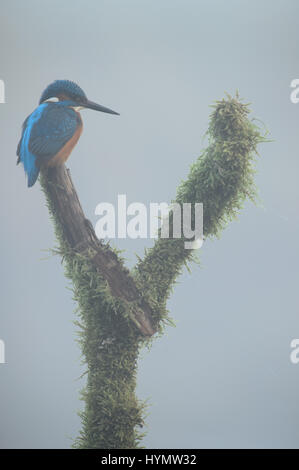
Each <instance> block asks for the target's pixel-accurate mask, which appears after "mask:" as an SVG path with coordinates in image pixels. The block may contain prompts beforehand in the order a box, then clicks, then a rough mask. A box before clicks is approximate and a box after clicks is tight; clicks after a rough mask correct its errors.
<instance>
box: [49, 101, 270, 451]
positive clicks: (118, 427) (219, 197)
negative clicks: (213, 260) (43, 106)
mask: <svg viewBox="0 0 299 470" xmlns="http://www.w3.org/2000/svg"><path fill="white" fill-rule="evenodd" d="M248 113H249V110H248V107H247V105H244V104H242V103H241V102H240V101H239V99H238V97H236V98H231V97H228V98H227V99H226V100H222V101H220V102H217V103H216V105H215V109H214V111H213V113H212V116H211V121H210V126H209V129H208V136H209V144H208V147H207V148H206V149H205V150H204V151H203V152H202V154H201V156H200V157H199V158H198V160H197V161H196V162H195V163H194V164H193V165H192V167H191V170H190V173H189V176H188V178H187V179H186V181H184V182H183V183H182V184H181V185H180V187H179V188H178V190H177V196H176V200H175V201H176V202H178V203H184V202H189V203H190V202H191V203H196V202H200V203H203V207H204V236H205V237H209V236H215V235H219V233H220V231H221V230H222V229H223V228H224V226H225V225H226V224H227V222H228V221H229V220H230V219H232V218H233V217H235V215H236V214H237V212H238V210H239V209H240V208H241V207H242V204H243V202H244V200H245V199H246V198H253V197H254V185H253V174H254V170H253V161H254V157H255V154H256V150H257V145H258V143H260V142H262V141H264V140H265V139H264V138H263V137H262V136H261V134H260V132H259V129H258V128H257V127H256V126H255V125H254V124H253V123H252V121H250V120H249V119H248ZM54 171H55V170H54ZM59 171H60V170H59ZM59 171H58V173H57V174H59ZM57 174H56V176H57ZM52 176H53V173H52ZM51 183H55V182H53V180H51V174H50V173H48V172H46V171H45V172H44V173H43V174H42V175H41V185H42V188H43V189H44V192H45V195H46V198H47V202H48V206H49V210H50V213H51V216H52V218H53V221H54V226H55V230H56V236H57V239H58V242H59V248H58V251H59V253H60V254H61V255H62V256H63V259H64V262H65V267H66V275H67V276H68V277H69V278H70V279H71V280H72V283H73V288H74V298H75V300H76V301H77V302H78V305H79V312H80V321H79V322H78V325H79V327H80V344H81V348H82V353H83V356H84V360H85V363H86V366H87V373H88V377H87V386H86V388H85V390H84V392H83V394H82V398H83V400H84V401H85V409H84V411H83V413H82V430H81V433H80V436H79V438H78V439H77V441H76V447H79V448H103V449H115V448H119V449H121V448H136V447H138V446H139V442H140V439H141V437H142V434H141V433H140V429H141V427H142V425H143V404H142V403H141V402H139V401H138V400H137V398H136V396H135V385H136V364H137V359H138V353H139V349H140V347H142V346H143V344H144V341H145V339H144V335H143V334H141V332H142V329H140V327H138V328H136V318H137V320H138V318H140V317H136V312H137V314H138V311H139V310H138V309H140V308H141V310H142V311H143V312H144V311H145V313H146V312H147V310H146V309H145V306H147V307H146V308H149V311H150V312H151V315H150V316H149V318H151V321H152V320H153V324H154V325H155V327H157V326H158V325H160V327H162V326H163V324H164V322H165V321H166V320H167V312H166V300H167V298H168V296H169V293H170V290H171V287H172V286H173V283H174V281H175V279H176V277H177V276H178V274H179V273H180V272H181V269H182V267H183V265H184V264H186V263H187V262H188V261H190V260H191V259H192V251H190V250H187V249H185V246H184V241H185V240H184V239H183V238H182V239H175V238H173V239H171V238H170V239H163V238H160V239H158V240H157V241H156V243H155V245H154V247H153V248H151V249H150V250H148V252H147V254H146V256H145V258H144V259H143V260H140V261H139V262H138V264H137V266H136V268H135V269H134V270H133V272H132V275H133V279H134V281H133V285H134V286H135V287H134V289H135V288H136V289H137V292H138V297H139V300H138V301H135V300H134V299H133V300H132V298H131V297H129V298H127V295H128V293H127V292H126V289H123V288H121V289H119V288H118V286H122V287H123V286H124V283H123V281H122V279H123V278H122V276H123V275H125V277H126V275H127V274H128V273H126V272H125V271H124V270H125V268H124V266H123V261H122V260H121V258H120V257H119V256H118V255H117V254H116V253H113V256H112V258H111V260H112V268H113V266H114V265H113V260H114V261H115V260H116V261H117V263H116V264H117V266H116V269H115V270H114V271H113V269H114V268H113V269H112V270H111V266H110V265H109V263H108V264H107V266H106V259H105V256H104V255H105V250H104V248H103V246H99V247H98V251H97V243H98V242H96V241H95V240H92V242H91V245H90V240H88V238H89V235H90V236H91V234H92V236H91V238H92V239H93V238H94V235H93V232H92V228H90V230H91V232H90V233H89V235H88V233H87V234H86V221H85V219H84V216H83V213H82V214H81V216H80V217H79V219H76V218H75V220H74V218H73V216H71V217H70V214H69V213H68V212H67V211H66V212H65V211H64V212H63V211H62V212H61V207H60V206H61V204H62V199H63V198H64V197H65V193H64V190H65V188H64V185H62V187H61V188H60V185H58V187H57V191H56V190H54V191H53V187H51ZM56 183H57V181H56ZM63 203H64V204H66V205H67V204H68V203H67V202H66V201H65V200H64V202H63ZM76 204H79V200H78V201H77V203H76ZM79 205H80V204H79ZM79 212H80V211H79ZM61 213H65V214H66V217H65V218H63V217H61ZM77 231H78V234H79V235H80V233H82V237H81V238H80V237H79V239H77V237H76V234H77ZM85 239H87V246H86V244H85V243H83V245H82V243H81V241H82V240H85ZM90 248H92V249H90ZM97 253H98V255H97ZM108 254H109V256H110V255H111V251H110V248H108ZM96 256H99V257H100V258H99V259H97V261H96V262H95V258H96ZM101 256H104V258H101ZM103 265H105V266H106V267H104V269H101V266H102V267H103ZM106 268H107V269H106ZM118 268H119V269H120V270H118ZM130 279H132V278H131V277H130ZM130 282H131V281H130ZM129 285H131V284H128V286H129ZM134 289H133V290H134ZM133 297H134V296H133ZM140 302H141V303H140ZM136 308H137V310H136ZM132 320H133V321H132ZM137 323H138V321H137ZM150 325H151V323H150ZM137 326H138V325H137ZM139 326H140V325H139ZM150 327H151V326H150ZM150 327H149V328H150ZM143 333H144V332H143Z"/></svg>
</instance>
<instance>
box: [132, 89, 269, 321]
mask: <svg viewBox="0 0 299 470" xmlns="http://www.w3.org/2000/svg"><path fill="white" fill-rule="evenodd" d="M213 107H214V110H213V112H212V115H211V118H210V125H209V129H208V132H207V135H208V137H209V144H208V147H207V148H206V149H205V150H203V151H202V153H201V155H200V156H199V158H198V159H197V161H196V162H195V163H193V165H192V166H191V169H190V172H189V175H188V178H187V179H186V180H185V181H183V182H182V183H181V185H180V186H179V188H178V190H177V195H176V199H175V201H173V202H178V203H180V204H183V203H184V202H189V203H196V202H200V203H203V221H204V223H203V233H204V237H205V238H207V237H212V236H218V235H219V234H220V232H221V230H222V229H223V228H224V227H225V226H226V224H227V222H228V221H230V220H231V219H233V218H234V217H235V216H236V215H237V213H238V211H239V209H241V208H242V205H243V203H244V201H245V199H246V198H249V199H254V196H255V186H254V182H253V176H254V160H255V157H256V154H257V145H258V144H259V143H260V142H264V141H265V140H266V139H265V137H264V136H262V135H261V133H260V130H259V128H258V127H257V126H256V125H255V124H253V121H252V120H250V119H249V118H248V114H249V108H248V105H246V104H243V103H242V102H241V101H240V100H239V98H238V96H236V97H235V98H232V97H230V96H228V97H227V99H223V100H222V101H218V102H216V104H215V105H214V106H213ZM184 242H185V239H184V238H181V239H175V238H173V239H170V240H168V239H165V238H159V239H158V240H157V241H156V243H155V245H154V247H153V248H151V249H149V250H148V251H147V254H146V256H145V258H144V259H143V260H139V262H138V264H137V266H136V268H135V270H134V271H135V280H136V282H137V284H138V285H139V288H140V289H141V290H142V289H143V290H144V291H145V292H146V293H147V301H148V302H149V303H152V305H159V306H160V308H159V309H157V308H155V309H154V310H155V312H157V315H158V316H159V315H160V317H159V318H157V317H156V318H155V320H162V321H163V319H165V316H166V310H165V303H166V300H167V298H168V295H169V292H170V289H171V287H172V286H173V283H174V282H175V279H176V278H177V276H178V274H179V273H180V272H181V269H182V267H183V266H184V265H185V264H186V263H187V262H188V261H189V260H191V259H192V256H193V253H192V251H191V250H186V249H185V247H184ZM163 306H164V307H163Z"/></svg>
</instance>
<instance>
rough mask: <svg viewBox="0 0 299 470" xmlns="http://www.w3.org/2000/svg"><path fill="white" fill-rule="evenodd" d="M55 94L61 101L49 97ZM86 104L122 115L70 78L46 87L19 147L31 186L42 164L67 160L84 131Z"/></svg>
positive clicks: (46, 164)
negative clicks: (99, 102) (85, 91)
mask: <svg viewBox="0 0 299 470" xmlns="http://www.w3.org/2000/svg"><path fill="white" fill-rule="evenodd" d="M52 98H57V99H58V101H49V100H51V99H52ZM82 108H89V109H94V110H96V111H102V112H103V113H110V114H117V115H118V113H116V112H115V111H112V110H111V109H109V108H105V107H104V106H101V105H99V104H97V103H94V102H93V101H89V100H88V98H87V96H86V94H85V93H84V91H83V90H82V88H80V87H79V86H78V85H77V84H76V83H74V82H72V81H70V80H56V81H55V82H53V83H51V84H50V85H49V86H48V87H47V88H46V89H45V90H44V92H43V93H42V96H41V98H40V101H39V106H38V107H37V108H36V109H35V110H34V111H33V113H32V114H30V115H29V116H28V117H27V118H26V120H25V122H24V124H23V128H22V137H21V139H20V142H19V144H18V148H17V156H18V160H17V164H18V163H20V162H22V163H23V166H24V170H25V173H26V175H27V182H28V187H31V186H33V185H34V183H35V182H36V180H37V177H38V174H39V171H40V169H41V168H42V167H46V166H55V165H61V164H62V163H64V162H65V161H66V160H67V158H68V157H69V155H70V153H71V151H72V150H73V148H74V146H75V145H76V143H77V142H78V139H79V137H80V135H81V133H82V128H83V124H82V119H81V116H80V113H79V110H80V109H82Z"/></svg>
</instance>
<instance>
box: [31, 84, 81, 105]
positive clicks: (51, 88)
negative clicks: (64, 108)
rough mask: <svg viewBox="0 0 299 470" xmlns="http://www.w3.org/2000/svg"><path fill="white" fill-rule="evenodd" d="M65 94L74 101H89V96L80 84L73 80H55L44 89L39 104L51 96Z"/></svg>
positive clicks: (64, 95)
mask: <svg viewBox="0 0 299 470" xmlns="http://www.w3.org/2000/svg"><path fill="white" fill-rule="evenodd" d="M59 96H63V97H65V98H68V99H70V100H73V101H80V102H84V101H87V96H86V94H85V93H84V91H83V90H82V88H81V87H79V85H77V84H76V83H74V82H72V81H71V80H55V82H53V83H51V84H50V85H48V86H47V88H46V89H45V90H44V91H43V93H42V96H41V98H40V100H39V104H41V103H43V102H44V101H46V100H48V99H49V98H54V97H56V98H57V97H59Z"/></svg>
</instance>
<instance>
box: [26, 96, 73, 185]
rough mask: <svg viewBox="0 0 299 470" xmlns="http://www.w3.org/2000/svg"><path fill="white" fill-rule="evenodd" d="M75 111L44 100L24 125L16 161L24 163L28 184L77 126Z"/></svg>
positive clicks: (67, 139)
mask: <svg viewBox="0 0 299 470" xmlns="http://www.w3.org/2000/svg"><path fill="white" fill-rule="evenodd" d="M79 124H80V123H79V121H78V117H77V113H76V112H75V111H74V110H73V109H71V108H68V107H66V106H63V102H62V103H50V102H49V103H43V104H41V105H40V106H39V107H38V108H36V110H35V111H33V113H32V114H30V116H28V117H27V119H26V120H25V122H24V124H23V133H22V137H21V140H20V142H19V145H18V149H17V155H18V157H19V158H18V162H17V163H19V162H22V163H23V165H24V170H25V173H26V174H27V177H28V186H29V187H30V186H33V185H34V183H35V181H36V180H37V177H38V174H39V170H40V167H41V166H42V165H43V164H45V163H47V162H48V161H49V160H50V159H51V158H53V157H54V156H55V155H56V154H57V153H58V152H59V150H60V149H62V147H63V146H64V145H65V144H66V143H67V142H68V141H69V140H70V139H71V137H72V136H73V135H74V133H75V132H76V129H77V127H78V125H79Z"/></svg>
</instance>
